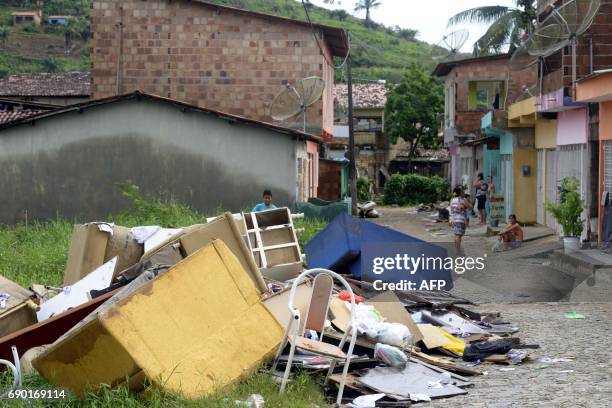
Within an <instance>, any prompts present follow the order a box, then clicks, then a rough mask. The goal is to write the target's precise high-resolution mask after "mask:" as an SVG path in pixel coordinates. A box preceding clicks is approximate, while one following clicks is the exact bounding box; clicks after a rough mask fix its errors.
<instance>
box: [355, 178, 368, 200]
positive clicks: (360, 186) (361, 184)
mask: <svg viewBox="0 0 612 408" xmlns="http://www.w3.org/2000/svg"><path fill="white" fill-rule="evenodd" d="M371 197H372V196H371V194H370V179H369V178H367V177H366V176H361V177H359V178H358V179H357V199H358V200H359V201H360V202H364V201H370V199H371Z"/></svg>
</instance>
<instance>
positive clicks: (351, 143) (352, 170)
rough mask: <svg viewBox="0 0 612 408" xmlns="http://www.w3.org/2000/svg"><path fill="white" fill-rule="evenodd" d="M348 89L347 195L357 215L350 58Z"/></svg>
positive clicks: (348, 62)
mask: <svg viewBox="0 0 612 408" xmlns="http://www.w3.org/2000/svg"><path fill="white" fill-rule="evenodd" d="M346 71H347V88H348V126H349V160H350V163H349V194H350V195H351V213H352V214H353V215H357V178H356V173H357V171H356V170H357V167H356V164H355V129H354V126H353V76H352V71H351V56H350V55H349V57H348V58H347V59H346Z"/></svg>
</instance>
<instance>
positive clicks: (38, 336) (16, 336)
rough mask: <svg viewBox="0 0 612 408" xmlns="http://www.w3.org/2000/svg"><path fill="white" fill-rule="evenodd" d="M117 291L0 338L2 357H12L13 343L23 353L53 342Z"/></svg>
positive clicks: (0, 356) (6, 358) (0, 354)
mask: <svg viewBox="0 0 612 408" xmlns="http://www.w3.org/2000/svg"><path fill="white" fill-rule="evenodd" d="M116 292H117V290H115V291H113V292H109V293H105V294H104V295H102V296H100V297H97V298H95V299H93V300H90V301H89V302H87V303H84V304H82V305H80V306H77V307H75V308H73V309H69V310H67V311H65V312H63V313H60V314H58V315H55V316H53V317H51V318H49V319H47V320H45V321H44V322H41V323H35V324H32V325H30V326H28V327H25V328H23V329H21V330H18V331H16V332H14V333H11V334H9V335H8V336H4V337H2V338H0V358H3V359H5V360H8V359H10V357H11V355H12V353H11V346H12V345H15V346H17V349H18V350H20V351H21V353H25V352H26V351H28V350H29V349H31V348H33V347H38V346H42V345H45V344H51V343H53V342H54V341H55V340H57V339H58V338H59V337H60V336H62V335H63V334H64V333H66V332H67V331H68V330H70V329H71V328H72V327H73V326H75V325H76V324H77V323H79V322H80V321H81V320H82V319H83V318H84V317H85V316H87V315H88V314H89V313H91V312H92V311H93V310H94V309H96V308H97V307H98V306H100V305H101V304H102V303H104V302H105V301H106V300H107V299H108V298H110V297H111V296H113V295H114V294H115V293H116ZM33 313H34V317H36V313H35V312H33Z"/></svg>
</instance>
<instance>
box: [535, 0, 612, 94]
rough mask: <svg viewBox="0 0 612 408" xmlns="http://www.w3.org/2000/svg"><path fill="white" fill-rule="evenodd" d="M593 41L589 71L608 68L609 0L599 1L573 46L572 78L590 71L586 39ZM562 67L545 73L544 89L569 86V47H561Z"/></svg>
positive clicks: (611, 54)
mask: <svg viewBox="0 0 612 408" xmlns="http://www.w3.org/2000/svg"><path fill="white" fill-rule="evenodd" d="M589 38H591V39H592V42H593V70H594V71H597V70H601V69H609V68H610V67H612V0H601V6H600V8H599V12H598V13H597V15H596V16H595V19H594V20H593V24H592V25H591V28H589V30H587V32H586V33H584V34H583V35H581V36H579V37H578V44H577V47H576V77H577V79H580V78H582V77H584V76H586V75H589V74H590V73H591V66H590V40H589ZM561 54H562V58H563V59H562V62H563V64H562V68H561V69H560V70H557V71H554V72H552V73H550V74H549V75H547V77H546V78H545V80H544V83H545V89H544V91H545V92H552V91H556V90H557V89H559V88H560V87H562V86H563V87H566V88H571V85H572V48H571V47H569V46H568V47H565V48H563V49H562V50H561Z"/></svg>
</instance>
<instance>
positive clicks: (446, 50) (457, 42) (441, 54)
mask: <svg viewBox="0 0 612 408" xmlns="http://www.w3.org/2000/svg"><path fill="white" fill-rule="evenodd" d="M469 36H470V33H469V32H468V31H467V30H457V31H453V32H452V33H448V34H446V35H445V36H444V37H442V40H440V42H438V43H437V44H436V45H435V46H434V49H433V50H432V52H431V57H432V58H433V59H434V60H437V61H452V60H454V59H457V58H458V56H459V50H461V47H463V46H464V45H465V43H466V42H467V40H468V37H469Z"/></svg>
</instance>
